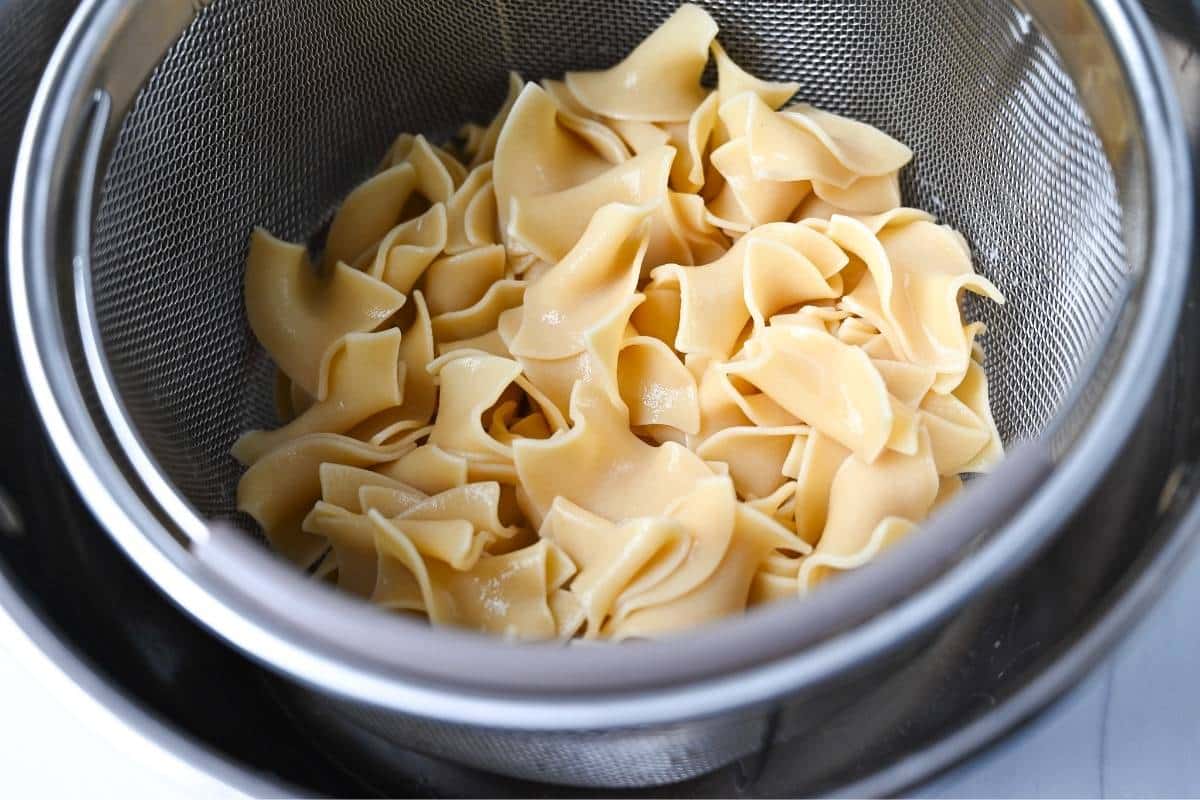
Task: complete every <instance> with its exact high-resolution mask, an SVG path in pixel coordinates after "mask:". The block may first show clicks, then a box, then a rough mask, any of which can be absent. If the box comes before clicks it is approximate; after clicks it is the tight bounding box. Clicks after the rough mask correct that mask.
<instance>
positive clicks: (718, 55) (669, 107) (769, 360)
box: [233, 5, 1003, 639]
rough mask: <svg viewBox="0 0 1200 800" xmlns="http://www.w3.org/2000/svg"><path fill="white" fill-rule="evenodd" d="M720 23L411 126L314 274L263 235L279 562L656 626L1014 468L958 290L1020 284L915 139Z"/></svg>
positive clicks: (489, 606) (596, 627) (624, 627)
mask: <svg viewBox="0 0 1200 800" xmlns="http://www.w3.org/2000/svg"><path fill="white" fill-rule="evenodd" d="M716 34H717V26H716V23H715V22H714V21H713V20H712V18H711V17H710V16H709V15H708V14H707V13H706V12H704V11H703V10H701V9H699V8H697V7H695V6H691V5H684V6H682V7H680V8H679V9H678V10H677V11H676V12H675V14H674V15H672V16H671V17H670V18H669V19H668V20H667V21H666V22H665V23H664V24H663V25H662V26H661V27H660V28H659V29H658V30H656V31H655V32H654V33H653V34H651V35H650V36H649V38H647V39H646V40H644V41H643V43H642V44H641V45H639V46H638V47H637V48H636V49H635V50H633V51H632V52H631V53H630V54H629V55H628V57H626V58H625V60H624V61H622V62H621V63H620V64H618V65H616V66H615V67H612V68H611V69H608V70H603V71H597V72H572V73H567V75H566V76H565V80H563V81H557V80H545V81H542V82H541V83H540V84H539V83H532V82H530V83H526V82H524V81H522V80H521V79H520V78H518V77H517V76H515V75H514V76H512V77H511V87H510V91H509V96H508V99H507V101H506V102H505V103H504V106H503V107H502V108H501V109H500V111H499V113H498V114H497V115H496V117H495V118H494V119H493V120H492V121H491V123H490V124H489V125H488V126H487V127H481V126H477V125H467V126H465V127H464V128H463V130H462V132H461V134H460V136H459V138H458V140H456V141H455V142H453V143H450V144H447V145H446V146H445V147H440V146H437V145H434V144H432V143H431V142H429V141H427V140H426V139H425V138H424V137H423V136H419V135H418V136H413V135H409V134H402V135H401V136H400V137H399V138H398V139H397V140H396V141H395V143H394V144H393V145H392V147H391V148H390V150H389V152H388V153H387V155H386V157H385V158H384V160H383V163H382V164H381V166H380V168H379V170H378V172H377V174H375V175H374V176H373V177H371V178H369V179H368V180H366V181H365V182H364V183H362V184H361V185H359V186H358V187H357V188H356V189H354V191H352V192H351V193H350V194H349V196H348V197H346V199H345V201H344V203H343V204H342V206H341V207H340V209H339V210H338V212H337V214H336V215H335V217H334V219H333V221H332V223H331V226H330V228H329V230H328V235H327V238H326V242H325V247H324V252H323V256H322V258H321V259H320V263H318V264H312V263H310V260H309V257H308V254H307V251H306V249H305V247H304V246H302V245H300V244H292V243H288V242H284V241H280V240H278V239H276V238H274V237H272V236H271V235H270V234H269V233H267V232H266V231H263V230H256V231H255V232H254V233H253V235H252V237H251V242H250V253H249V258H248V261H247V266H246V278H245V293H246V308H247V314H248V318H249V322H250V326H251V328H252V329H253V331H254V334H255V335H256V336H257V338H258V340H259V341H260V342H261V343H262V345H263V347H264V348H265V349H266V350H267V352H268V353H269V355H270V356H271V358H272V359H273V360H274V362H275V364H276V365H277V366H278V383H277V387H276V390H277V391H276V395H277V401H278V402H277V405H278V408H279V413H280V415H281V417H282V419H283V420H284V423H285V424H283V425H282V427H280V428H278V429H276V430H271V431H251V432H249V433H246V434H245V435H243V436H242V437H241V438H240V439H239V440H238V441H237V443H236V444H235V446H234V448H233V454H234V456H235V457H236V458H237V459H238V460H239V461H241V462H242V463H243V464H245V465H246V466H247V467H248V469H247V471H246V473H245V475H244V476H243V478H242V480H241V482H240V484H239V487H238V507H239V509H240V510H242V511H244V512H247V513H248V514H250V515H251V516H252V517H254V519H255V520H257V521H258V523H259V525H260V526H261V528H262V530H263V532H264V533H265V535H266V536H267V538H268V539H269V540H270V542H271V543H272V545H273V546H274V547H275V548H276V549H277V550H278V551H280V552H281V553H283V554H284V555H285V556H286V557H288V558H289V559H291V560H293V561H294V562H296V563H298V564H299V565H300V566H302V567H304V568H308V569H311V570H312V571H313V573H314V574H315V575H317V576H318V577H320V578H322V579H326V580H330V581H334V582H336V584H337V585H338V586H340V587H341V588H343V589H345V590H347V591H349V592H353V593H356V594H359V595H361V596H363V597H366V598H369V599H370V600H371V601H372V602H375V603H378V604H380V605H382V606H385V607H388V608H393V609H398V610H404V611H409V612H415V613H418V614H421V615H423V616H425V617H426V618H428V620H429V621H430V622H431V623H434V624H443V625H457V626H465V627H468V628H472V629H476V630H480V631H486V632H490V633H496V634H501V635H505V636H509V637H517V638H525V639H547V638H569V637H574V636H583V637H588V638H597V637H599V638H611V639H622V638H628V637H647V636H656V635H661V634H664V633H668V632H672V631H677V630H681V629H685V628H689V627H692V626H695V625H698V624H701V623H703V622H706V621H709V620H713V619H716V618H720V617H724V616H727V615H731V614H737V613H740V612H742V611H743V610H744V609H746V608H747V607H748V606H753V605H756V604H759V603H765V602H771V601H774V600H778V599H781V598H785V597H795V596H797V595H801V594H803V593H805V592H807V591H809V590H810V589H812V587H813V586H814V585H816V584H817V583H819V582H820V581H822V580H824V579H826V578H827V577H829V576H830V575H832V574H835V573H836V572H838V571H842V570H848V569H853V568H855V567H858V566H861V565H862V564H864V563H866V562H868V561H869V560H871V559H872V558H874V557H875V556H876V555H877V554H878V553H879V552H880V551H881V550H882V549H884V548H885V547H887V546H889V545H890V544H892V543H894V542H895V541H897V540H898V539H900V538H902V537H903V536H904V535H905V534H907V533H908V532H909V531H910V530H911V529H912V528H913V527H914V525H915V524H917V523H918V522H919V521H921V520H922V519H924V518H925V517H927V516H928V515H929V513H930V512H931V510H933V509H934V508H936V507H937V506H938V505H939V504H941V503H943V502H945V501H946V500H947V499H949V498H950V497H951V496H952V495H953V494H954V493H955V492H956V491H957V490H958V489H959V488H961V485H962V483H961V478H960V476H961V475H962V474H963V473H971V472H982V471H985V470H987V469H988V468H989V467H991V466H992V465H994V464H995V463H996V462H997V461H998V460H999V459H1000V458H1001V457H1002V454H1003V453H1002V447H1001V443H1000V439H999V436H998V435H997V432H996V427H995V425H994V423H993V421H992V417H991V413H990V411H989V408H988V390H987V378H986V376H985V373H984V370H983V367H982V366H981V364H982V351H981V350H980V348H979V345H978V344H977V343H976V337H977V336H978V335H979V334H980V333H982V325H980V324H978V323H975V324H964V321H963V319H962V315H961V312H960V308H959V295H960V293H961V291H962V290H964V289H966V290H969V291H972V292H975V293H978V294H981V295H984V296H986V297H989V298H991V299H992V300H995V301H996V302H1003V298H1002V297H1001V296H1000V293H999V292H998V291H997V290H996V289H995V288H994V287H993V286H992V285H991V284H990V283H989V282H988V281H987V280H985V279H984V278H982V277H980V276H978V275H976V274H975V273H974V271H973V269H972V264H971V255H970V251H969V249H968V247H967V244H966V242H965V241H964V239H963V237H962V236H961V235H959V234H958V233H957V232H956V231H954V230H952V229H950V228H948V227H945V226H942V225H938V224H937V223H936V222H935V221H934V219H933V218H932V217H931V216H930V215H929V214H926V213H925V212H923V211H919V210H916V209H912V208H905V207H903V206H902V205H901V198H900V189H899V182H898V171H899V170H900V169H901V168H902V167H903V166H904V165H905V164H906V163H908V161H909V160H910V159H911V157H912V153H911V152H910V151H909V149H908V148H907V147H905V146H904V145H903V144H901V143H900V142H897V141H896V140H894V139H892V138H891V137H889V136H888V135H886V134H885V133H883V132H881V131H879V130H877V129H875V128H873V127H871V126H868V125H865V124H863V123H860V122H856V121H854V120H851V119H847V118H845V117H841V116H837V115H834V114H831V113H827V112H824V111H821V110H819V109H816V108H814V107H812V106H810V105H806V104H804V103H794V104H791V105H786V104H787V103H788V102H789V101H790V100H791V98H792V96H793V95H794V94H795V93H796V91H797V89H798V85H797V84H793V83H776V82H768V81H763V80H758V79H756V78H754V77H752V76H750V75H748V74H747V73H746V72H744V71H743V70H742V69H741V68H739V67H738V66H737V65H736V64H735V63H734V62H733V61H732V60H730V58H729V57H728V55H727V54H726V53H725V52H724V51H723V50H722V49H721V47H720V45H719V44H718V43H717V41H716ZM710 56H711V57H712V58H713V59H715V62H716V74H717V84H716V88H715V89H708V88H705V87H704V86H702V85H701V80H700V79H701V74H702V73H703V71H704V69H705V67H706V65H707V63H708V61H709V58H710ZM796 613H798V614H799V613H803V607H802V606H797V607H796Z"/></svg>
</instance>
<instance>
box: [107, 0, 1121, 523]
mask: <svg viewBox="0 0 1200 800" xmlns="http://www.w3.org/2000/svg"><path fill="white" fill-rule="evenodd" d="M675 5H676V3H675V2H674V1H673V0H665V1H662V0H655V2H637V1H636V0H622V1H621V2H612V1H611V0H588V2H565V1H562V2H544V3H536V4H534V3H514V2H502V1H500V0H497V2H462V3H457V2H432V0H425V2H415V3H387V4H379V3H370V2H366V1H365V0H345V1H344V2H330V0H287V1H286V2H285V1H284V0H278V1H276V0H272V1H271V2H256V3H250V2H236V1H235V0H217V1H216V2H214V3H212V5H211V6H209V7H208V8H206V9H205V10H204V11H202V12H201V13H200V14H199V15H198V16H197V18H196V20H195V22H194V23H193V24H192V25H191V26H190V27H189V28H188V30H187V31H186V32H185V33H184V35H183V37H182V38H181V39H180V40H179V41H178V42H177V43H176V44H175V45H174V46H173V47H172V48H171V50H170V51H169V53H168V54H167V56H166V58H165V60H164V61H163V62H162V64H161V65H160V66H159V67H158V68H157V69H156V70H155V72H154V74H153V76H152V77H151V79H150V81H149V82H148V84H147V85H146V87H145V88H144V89H143V91H142V92H141V94H140V96H139V97H138V99H137V100H136V102H135V104H134V107H133V109H132V111H131V112H130V114H129V116H128V117H127V119H126V120H125V123H124V126H123V129H122V132H121V135H120V137H119V139H118V141H117V144H116V146H115V148H114V150H113V155H112V160H111V162H110V165H109V168H108V172H107V175H106V177H105V180H104V183H103V188H102V195H101V202H100V206H99V210H98V216H97V220H96V229H95V239H94V241H95V254H94V256H95V257H94V265H95V266H94V269H95V277H94V291H95V303H96V312H97V317H98V320H99V324H100V328H101V332H102V335H103V338H104V344H105V347H106V350H107V353H108V355H109V357H110V361H111V366H112V370H113V374H114V376H115V377H116V380H117V383H118V386H119V389H120V391H121V393H122V395H123V397H124V400H125V402H126V404H127V406H128V409H129V412H130V416H131V418H132V420H133V421H134V423H135V424H136V426H137V427H138V428H139V430H140V432H141V434H142V436H143V437H144V439H145V440H146V442H147V445H148V446H149V448H150V450H151V452H152V453H153V454H154V456H155V457H156V458H157V459H158V461H159V462H160V464H161V465H162V467H163V469H164V470H165V472H166V473H167V475H168V476H169V477H170V478H171V479H172V480H173V481H174V482H175V483H176V484H177V485H178V486H179V487H180V489H181V490H182V491H183V493H184V494H185V495H186V496H187V497H188V498H189V499H190V500H191V501H192V502H193V503H194V504H195V505H196V506H197V508H198V509H199V511H200V512H201V513H202V514H205V515H210V516H223V515H227V514H229V513H230V511H231V509H232V506H233V497H234V488H235V485H236V481H237V478H238V475H239V468H238V467H237V465H236V464H235V463H234V462H233V460H232V459H231V458H229V456H228V448H229V446H230V444H231V443H232V442H233V439H234V438H235V437H236V436H237V434H238V433H239V432H241V431H242V430H244V429H246V428H249V427H254V426H264V425H271V424H273V423H274V420H273V419H272V412H271V408H272V406H271V402H270V388H271V383H270V365H269V364H268V363H267V360H266V358H265V356H264V355H263V353H262V352H261V350H260V349H259V348H258V347H257V346H256V345H255V344H254V342H253V341H252V339H251V337H250V336H249V331H248V328H247V326H246V323H245V318H244V314H243V310H242V294H241V275H242V264H243V260H244V257H245V252H246V246H247V238H248V234H249V231H250V230H251V228H252V227H253V226H254V225H264V226H265V227H267V228H268V229H270V230H271V231H272V232H274V233H276V234H278V235H281V236H284V237H288V238H293V239H297V240H302V239H304V238H305V237H307V236H308V235H310V234H311V233H312V232H313V231H315V230H316V229H318V228H319V227H320V225H321V223H322V222H323V221H325V220H326V219H327V218H328V216H329V214H330V212H331V211H332V209H333V208H334V207H335V206H336V204H337V202H338V201H339V199H340V198H341V197H342V196H344V194H345V193H346V192H347V191H348V190H349V189H350V188H351V187H352V186H353V185H354V184H355V183H356V182H357V181H359V180H361V179H362V178H363V177H365V176H366V175H367V174H368V172H369V171H370V169H371V168H372V167H373V165H374V164H375V163H376V162H377V159H378V157H379V155H380V153H381V152H382V151H383V149H384V148H385V147H386V146H387V144H388V143H389V142H390V140H391V138H392V137H393V136H394V135H395V134H396V133H397V132H399V131H401V130H411V131H421V132H426V133H431V134H446V133H448V132H450V131H452V130H454V128H455V127H456V126H457V125H458V124H459V123H460V122H462V121H463V120H466V119H475V120H483V119H486V118H487V117H488V116H489V115H490V114H491V112H492V111H493V110H494V108H495V107H496V106H497V105H498V103H499V101H500V99H501V98H502V96H503V90H504V83H505V73H506V71H507V70H508V69H515V70H517V71H518V72H520V73H521V74H522V75H523V76H525V77H526V78H539V77H544V76H557V75H559V74H561V73H562V72H563V71H564V70H566V69H573V68H587V67H600V66H606V65H609V64H611V63H614V62H615V61H616V60H618V59H619V58H620V57H621V55H622V54H623V53H625V52H626V51H627V50H628V49H629V48H631V47H632V46H633V45H634V44H636V42H637V41H639V40H640V39H641V38H642V37H643V36H644V35H645V34H647V33H648V32H649V31H650V30H652V29H653V28H654V27H655V26H656V25H657V24H658V23H659V22H660V21H661V20H662V19H663V18H665V16H666V15H667V14H668V13H669V12H670V11H671V10H672V9H673V8H674V6H675ZM706 5H707V6H708V7H709V9H710V10H711V11H712V13H713V14H714V16H715V17H716V18H717V20H718V22H719V23H720V24H721V29H722V32H721V40H722V42H723V43H724V44H725V46H726V48H727V50H728V51H729V52H730V54H731V55H732V56H733V57H734V58H735V59H737V60H738V61H739V62H740V63H741V64H742V65H743V66H745V67H746V68H748V69H749V70H750V71H751V72H753V73H755V74H758V75H761V76H763V77H768V78H777V79H794V80H798V81H800V82H801V86H802V88H801V91H800V95H799V96H800V97H802V98H803V99H805V100H808V101H810V102H813V103H815V104H817V105H819V106H823V107H825V108H828V109H830V110H834V111H838V112H842V113H846V114H850V115H853V116H856V117H858V118H861V119H863V120H865V121H867V122H871V123H873V124H875V125H878V126H880V127H881V128H883V129H884V130H886V131H888V132H889V133H891V134H892V135H894V136H896V137H897V138H899V139H901V140H903V141H904V142H906V143H907V144H908V145H910V146H911V147H912V148H913V150H914V151H915V153H916V160H915V162H914V164H913V165H912V166H911V167H909V168H908V169H907V170H906V172H905V175H904V187H905V192H906V199H907V202H908V203H909V204H910V205H915V206H919V207H922V208H926V209H928V210H930V211H932V212H934V213H935V214H937V215H939V216H940V217H941V218H942V219H944V220H945V221H947V222H948V223H950V224H952V225H954V226H955V227H957V228H959V229H960V230H961V231H962V232H963V233H964V234H965V235H966V237H967V239H968V240H969V241H970V242H971V244H972V246H973V248H974V250H975V254H976V257H977V265H978V268H979V270H980V271H981V272H982V273H983V274H985V275H987V276H988V277H989V278H991V279H992V280H993V282H995V283H996V284H997V285H998V286H999V287H1000V289H1001V291H1003V292H1004V293H1005V295H1007V297H1008V300H1009V302H1008V304H1007V305H1005V306H1002V307H998V306H994V305H992V304H989V303H979V304H969V309H968V310H969V315H970V316H971V318H974V319H982V320H983V321H985V322H986V323H987V324H988V327H989V333H988V336H987V337H986V339H985V347H986V348H987V352H988V367H989V372H990V374H991V378H992V397H993V407H994V411H995V415H996V419H997V423H998V425H999V427H1000V430H1001V433H1002V435H1003V436H1004V437H1005V439H1006V441H1010V442H1011V441H1013V440H1017V439H1021V438H1027V437H1030V436H1034V435H1036V434H1037V433H1038V432H1039V431H1040V430H1041V429H1042V428H1043V427H1044V426H1045V425H1046V423H1047V422H1048V421H1049V420H1050V418H1051V417H1052V416H1053V414H1054V412H1055V411H1056V410H1057V409H1058V408H1059V406H1060V404H1061V402H1062V401H1063V400H1064V398H1065V397H1066V395H1067V393H1068V391H1069V389H1070V387H1071V384H1072V381H1073V380H1074V379H1075V378H1076V377H1077V376H1078V375H1079V373H1080V369H1081V367H1082V366H1083V364H1084V363H1085V361H1086V359H1087V356H1088V355H1089V352H1090V350H1091V348H1093V347H1094V346H1096V345H1098V344H1099V343H1100V340H1099V337H1100V333H1101V331H1102V329H1103V325H1104V322H1105V320H1106V319H1107V317H1108V316H1109V315H1110V314H1111V313H1112V311H1113V310H1114V304H1115V302H1116V298H1117V297H1118V296H1119V291H1120V289H1121V287H1122V284H1123V283H1124V282H1125V280H1126V277H1125V271H1126V269H1127V268H1126V265H1125V258H1124V256H1123V249H1122V244H1121V236H1120V231H1121V229H1120V219H1119V210H1118V206H1117V202H1116V192H1115V188H1114V185H1113V179H1112V175H1111V171H1110V169H1109V166H1108V163H1107V162H1106V161H1105V159H1104V155H1103V152H1102V150H1101V148H1100V145H1099V143H1098V141H1097V139H1096V137H1095V135H1094V134H1093V132H1092V130H1091V128H1090V126H1089V124H1088V121H1087V118H1086V116H1085V114H1084V112H1083V110H1082V109H1081V107H1080V106H1079V103H1078V101H1077V99H1076V97H1075V94H1074V90H1073V89H1072V85H1071V82H1070V80H1069V79H1068V78H1067V77H1066V75H1065V74H1064V73H1063V71H1062V69H1061V68H1060V66H1059V65H1058V62H1057V60H1056V58H1055V56H1054V54H1053V52H1052V51H1051V49H1050V48H1049V47H1048V45H1047V44H1046V43H1045V41H1044V40H1043V39H1042V37H1041V36H1040V35H1039V34H1038V33H1037V31H1036V30H1034V29H1033V27H1032V25H1031V23H1030V22H1029V20H1028V18H1027V17H1025V16H1024V15H1023V14H1022V13H1021V12H1020V11H1019V10H1017V9H1016V8H1015V7H1010V6H1007V5H1005V4H997V3H993V2H987V0H945V1H944V2H939V3H931V2H925V0H905V1H904V2H893V1H892V0H869V1H867V2H835V1H833V0H825V1H823V2H799V3H785V2H758V3H746V2H738V1H737V0H718V1H717V2H711V3H707V4H706Z"/></svg>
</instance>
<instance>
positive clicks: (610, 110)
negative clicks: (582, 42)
mask: <svg viewBox="0 0 1200 800" xmlns="http://www.w3.org/2000/svg"><path fill="white" fill-rule="evenodd" d="M716 35H717V24H716V23H715V22H714V21H713V18H712V17H710V16H709V15H708V13H707V12H706V11H704V10H703V9H701V8H700V7H699V6H694V5H691V4H684V5H682V6H680V7H679V10H677V11H676V12H675V13H674V14H672V15H671V18H670V19H668V20H667V21H666V22H664V23H663V24H662V26H661V27H660V28H659V29H658V30H656V31H655V32H654V33H652V34H651V35H650V36H648V37H647V38H646V40H645V41H643V42H642V43H641V44H640V45H638V46H637V48H636V49H635V50H634V51H633V52H632V53H630V54H629V55H628V56H627V57H626V58H625V60H624V61H622V62H621V63H620V64H618V65H616V66H615V67H613V68H611V69H608V70H603V71H600V72H568V73H567V86H568V87H569V88H570V90H571V91H572V92H573V93H574V94H575V96H576V97H577V98H579V102H580V103H582V104H583V106H584V107H585V108H587V109H589V110H590V111H592V112H594V113H596V114H600V115H602V116H606V117H613V118H615V119H631V120H642V121H646V122H685V121H687V119H688V118H689V117H690V116H691V115H692V112H693V111H695V109H696V107H697V106H699V105H700V103H702V102H703V101H704V94H705V93H704V90H703V88H701V86H700V74H701V73H702V72H703V71H704V67H705V65H706V64H707V63H708V46H709V43H711V42H712V41H713V39H714V38H715V37H716Z"/></svg>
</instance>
